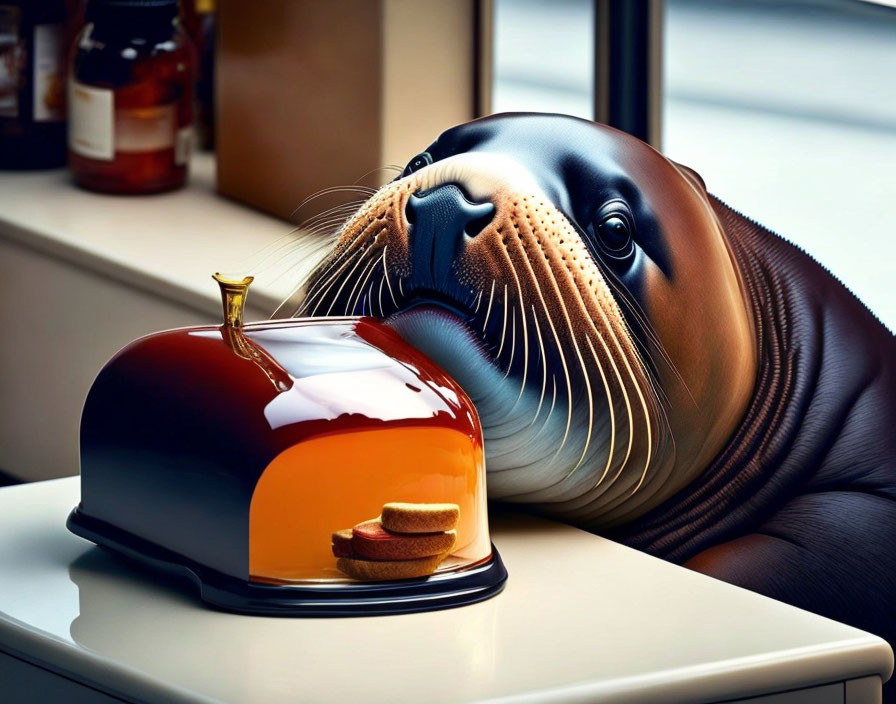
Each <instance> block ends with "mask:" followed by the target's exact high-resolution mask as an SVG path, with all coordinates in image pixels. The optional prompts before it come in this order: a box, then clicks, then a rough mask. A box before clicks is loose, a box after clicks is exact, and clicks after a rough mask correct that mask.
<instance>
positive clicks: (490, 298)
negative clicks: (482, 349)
mask: <svg viewBox="0 0 896 704" xmlns="http://www.w3.org/2000/svg"><path fill="white" fill-rule="evenodd" d="M494 300H495V280H494V279H492V290H491V292H490V293H489V294H488V306H487V307H486V309H485V322H484V323H483V324H482V332H485V329H486V328H487V327H488V318H489V316H490V315H491V314H492V303H493V302H494Z"/></svg>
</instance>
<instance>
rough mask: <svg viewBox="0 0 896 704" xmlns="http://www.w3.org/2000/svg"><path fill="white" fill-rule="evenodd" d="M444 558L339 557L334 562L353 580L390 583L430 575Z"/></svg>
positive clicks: (435, 556)
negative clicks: (362, 558)
mask: <svg viewBox="0 0 896 704" xmlns="http://www.w3.org/2000/svg"><path fill="white" fill-rule="evenodd" d="M444 558H445V555H433V556H432V557H423V558H420V559H419V560H361V559H357V558H351V557H340V558H339V559H338V560H337V561H336V566H337V567H338V568H339V569H340V570H341V571H342V572H344V573H345V574H347V575H348V576H349V577H353V578H354V579H359V580H362V581H365V582H390V581H393V580H396V579H413V578H415V577H426V576H427V575H431V574H432V573H433V572H435V571H436V568H437V567H438V566H439V563H440V562H441V561H442V560H443V559H444Z"/></svg>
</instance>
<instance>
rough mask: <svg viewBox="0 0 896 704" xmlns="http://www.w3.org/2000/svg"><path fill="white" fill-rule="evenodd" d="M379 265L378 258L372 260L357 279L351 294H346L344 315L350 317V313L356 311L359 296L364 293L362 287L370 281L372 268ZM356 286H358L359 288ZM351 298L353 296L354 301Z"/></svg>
mask: <svg viewBox="0 0 896 704" xmlns="http://www.w3.org/2000/svg"><path fill="white" fill-rule="evenodd" d="M379 263H380V260H379V258H372V259H371V261H370V263H369V264H367V265H366V267H365V269H364V273H363V274H361V276H359V277H358V280H357V281H356V282H355V286H354V287H353V288H352V290H351V293H349V294H348V298H347V299H346V305H345V315H351V313H352V311H354V310H357V306H358V303H359V302H360V300H361V296H362V294H363V293H364V286H365V285H366V284H367V282H368V281H369V280H370V276H371V274H373V270H374V268H375V267H376V265H377V264H379ZM358 284H360V286H359V285H358ZM356 288H357V290H358V294H357V296H355V289H356ZM352 296H355V299H354V300H353V301H352Z"/></svg>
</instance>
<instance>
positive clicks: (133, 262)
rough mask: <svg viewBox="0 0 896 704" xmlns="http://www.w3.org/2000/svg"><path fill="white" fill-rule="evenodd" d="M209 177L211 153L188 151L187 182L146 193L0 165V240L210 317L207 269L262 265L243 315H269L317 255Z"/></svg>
mask: <svg viewBox="0 0 896 704" xmlns="http://www.w3.org/2000/svg"><path fill="white" fill-rule="evenodd" d="M214 184H215V160H214V157H212V156H211V155H210V154H204V153H198V154H195V155H194V156H193V158H192V160H191V162H190V179H189V182H188V185H187V187H186V188H183V189H181V190H178V191H173V192H169V193H161V194H154V195H142V196H119V195H105V194H99V193H92V192H89V191H85V190H82V189H80V188H78V187H76V186H75V185H74V184H73V183H72V180H71V175H70V174H69V172H68V171H67V170H66V169H57V170H52V171H33V172H27V171H25V172H18V171H0V237H5V238H7V239H9V240H11V241H14V242H18V243H20V244H24V245H26V246H28V247H31V248H33V249H37V250H40V251H43V252H45V253H48V254H50V255H52V256H55V257H59V258H61V259H64V260H67V261H71V262H74V263H76V264H78V265H80V266H84V267H86V268H89V269H91V270H94V271H98V272H100V273H102V274H104V275H107V276H110V277H112V278H114V279H118V280H121V281H124V282H125V283H128V284H130V285H132V286H135V287H138V288H143V289H147V290H150V291H152V292H154V293H156V294H157V295H159V296H162V297H166V298H172V299H174V300H175V301H177V302H179V303H184V304H186V305H188V306H190V307H193V308H196V309H198V310H202V311H205V312H207V313H209V314H211V315H214V316H216V317H217V316H218V315H219V309H220V296H219V294H218V288H217V286H216V285H215V283H214V281H212V279H211V274H212V273H213V272H215V271H222V272H226V273H232V274H240V275H243V274H245V273H247V272H248V270H249V269H253V268H254V265H257V264H262V265H263V268H262V269H260V270H259V271H257V272H255V273H257V277H256V278H257V281H256V283H255V284H254V285H253V287H252V291H251V294H250V297H249V303H248V305H249V308H250V313H252V314H253V315H252V316H250V317H251V318H257V317H268V316H269V315H270V314H271V313H272V312H273V311H274V309H275V308H276V306H277V305H279V303H280V302H281V301H282V300H283V299H284V298H286V297H287V296H288V295H289V294H290V292H291V290H292V288H293V287H294V286H296V285H297V283H298V282H299V281H300V280H301V277H302V276H303V274H304V273H305V272H307V271H308V269H309V268H310V266H311V265H313V263H314V262H315V261H316V259H315V258H314V257H310V256H308V257H306V256H303V252H304V251H306V250H307V246H308V245H311V246H312V247H313V238H311V237H310V236H308V235H305V234H303V233H296V232H295V230H294V227H293V225H291V224H290V223H288V222H286V221H284V220H279V219H277V218H274V217H271V216H269V215H265V214H264V213H261V212H259V211H257V210H252V209H251V208H249V207H247V206H245V205H242V204H240V203H237V202H234V201H231V200H228V199H226V198H224V197H222V196H219V195H218V194H217V193H216V192H215V186H214ZM303 195H307V194H300V195H297V202H296V205H298V204H299V202H300V201H301V197H302V196H303ZM303 245H304V246H305V249H299V248H300V247H302V246H303ZM275 249H276V255H275V256H274V257H272V258H270V259H268V260H267V261H265V256H266V254H267V253H269V252H272V251H274V250H275Z"/></svg>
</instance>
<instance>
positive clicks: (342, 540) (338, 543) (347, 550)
mask: <svg viewBox="0 0 896 704" xmlns="http://www.w3.org/2000/svg"><path fill="white" fill-rule="evenodd" d="M333 555H334V556H335V557H351V556H352V555H354V552H353V551H352V529H351V528H345V529H343V530H337V531H336V532H335V533H333Z"/></svg>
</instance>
